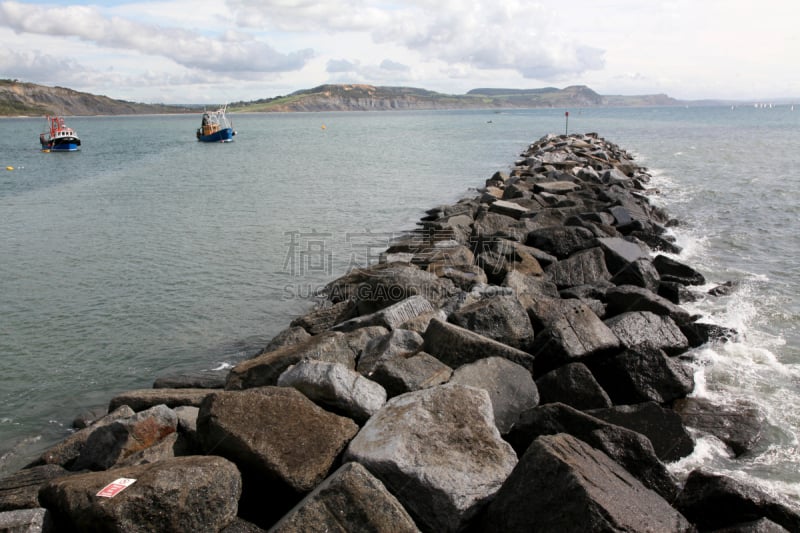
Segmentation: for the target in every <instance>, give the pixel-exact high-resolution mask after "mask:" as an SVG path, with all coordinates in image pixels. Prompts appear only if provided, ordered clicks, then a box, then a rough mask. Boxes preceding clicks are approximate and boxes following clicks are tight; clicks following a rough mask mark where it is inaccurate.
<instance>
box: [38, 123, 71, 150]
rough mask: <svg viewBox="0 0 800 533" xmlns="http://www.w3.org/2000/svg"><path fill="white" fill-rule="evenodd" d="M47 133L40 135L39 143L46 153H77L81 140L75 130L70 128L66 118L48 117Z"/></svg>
mask: <svg viewBox="0 0 800 533" xmlns="http://www.w3.org/2000/svg"><path fill="white" fill-rule="evenodd" d="M47 126H48V129H47V131H45V132H43V133H40V134H39V142H40V143H41V144H42V151H44V152H75V151H76V150H78V148H79V147H80V145H81V140H80V138H78V135H77V134H76V133H75V130H73V129H72V128H70V127H68V126H67V125H66V123H65V122H64V117H51V116H48V117H47Z"/></svg>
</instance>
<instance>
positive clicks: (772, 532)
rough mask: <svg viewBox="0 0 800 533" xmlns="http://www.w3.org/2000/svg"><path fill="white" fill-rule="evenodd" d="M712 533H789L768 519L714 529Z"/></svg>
mask: <svg viewBox="0 0 800 533" xmlns="http://www.w3.org/2000/svg"><path fill="white" fill-rule="evenodd" d="M712 533H789V530H788V529H785V528H783V527H781V526H779V525H778V524H776V523H775V522H773V521H772V520H770V519H768V518H761V519H760V520H753V521H752V522H744V523H740V524H734V525H732V526H727V527H723V528H722V529H715V530H714V531H713V532H712Z"/></svg>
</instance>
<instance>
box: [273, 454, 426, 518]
mask: <svg viewBox="0 0 800 533" xmlns="http://www.w3.org/2000/svg"><path fill="white" fill-rule="evenodd" d="M307 531H326V532H331V533H352V532H354V531H363V532H368V531H369V532H375V533H415V532H418V531H419V529H417V526H416V525H415V524H414V521H413V520H412V518H411V517H410V516H409V514H408V512H406V510H405V509H404V508H403V506H402V505H400V502H398V501H397V498H395V497H394V496H392V494H391V493H390V492H389V491H388V490H386V487H385V486H384V485H383V483H381V482H380V480H379V479H378V478H376V477H375V476H373V475H372V474H370V473H369V471H368V470H367V469H366V468H364V467H363V466H361V465H360V464H358V463H347V464H345V465H343V466H342V467H341V468H339V469H338V470H337V471H336V472H334V473H333V474H331V476H330V477H329V478H328V479H326V480H325V481H323V482H322V483H321V484H320V485H319V486H317V488H315V489H314V490H313V491H312V492H311V493H310V494H309V495H308V496H306V497H305V498H304V499H303V500H302V501H301V502H300V503H299V504H297V506H296V507H295V508H293V509H292V510H291V511H290V512H289V513H287V514H286V516H284V517H283V518H282V519H281V520H280V522H278V523H277V524H275V525H274V526H273V527H272V528H270V533H306V532H307Z"/></svg>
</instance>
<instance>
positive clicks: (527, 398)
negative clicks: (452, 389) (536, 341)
mask: <svg viewBox="0 0 800 533" xmlns="http://www.w3.org/2000/svg"><path fill="white" fill-rule="evenodd" d="M450 383H453V384H456V385H466V386H469V387H476V388H478V389H483V390H485V391H486V392H488V393H489V398H490V399H491V400H492V411H493V412H494V422H495V424H496V425H497V429H498V430H499V431H500V434H501V435H502V434H505V433H508V431H509V430H510V429H511V428H512V427H513V426H514V423H515V422H516V421H517V419H518V418H519V415H520V413H522V412H523V411H525V410H526V409H530V408H532V407H536V405H538V403H539V393H538V391H537V390H536V384H535V383H534V381H533V378H532V377H531V374H530V372H528V371H527V370H526V369H525V368H523V367H521V366H519V365H518V364H516V363H512V362H511V361H509V360H508V359H503V358H502V357H486V358H484V359H479V360H477V361H475V362H474V363H470V364H468V365H464V366H461V367H459V368H458V369H456V371H455V372H453V377H452V378H450Z"/></svg>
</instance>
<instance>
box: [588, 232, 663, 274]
mask: <svg viewBox="0 0 800 533" xmlns="http://www.w3.org/2000/svg"><path fill="white" fill-rule="evenodd" d="M597 242H598V243H599V244H600V248H602V250H603V254H604V255H605V259H606V266H607V267H608V271H609V272H611V274H612V275H615V274H617V273H618V272H620V271H621V270H623V269H624V268H625V267H627V266H628V265H630V264H631V263H633V262H635V261H638V260H639V259H646V258H648V257H649V252H650V250H648V249H647V247H646V246H644V245H643V244H642V243H641V242H638V241H636V240H635V239H627V238H621V237H608V238H601V239H597Z"/></svg>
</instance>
